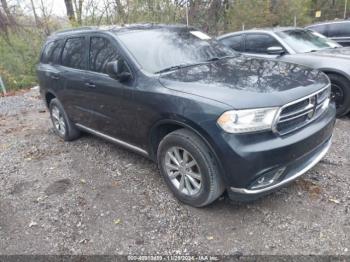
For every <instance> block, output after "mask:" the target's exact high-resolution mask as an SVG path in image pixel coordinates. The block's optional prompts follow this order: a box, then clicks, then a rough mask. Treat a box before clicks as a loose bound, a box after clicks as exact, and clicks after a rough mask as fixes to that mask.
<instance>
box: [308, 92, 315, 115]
mask: <svg viewBox="0 0 350 262" xmlns="http://www.w3.org/2000/svg"><path fill="white" fill-rule="evenodd" d="M309 104H310V105H311V106H312V111H310V113H308V114H307V117H308V119H311V118H313V117H314V115H315V114H316V105H317V98H316V96H312V97H310V98H309Z"/></svg>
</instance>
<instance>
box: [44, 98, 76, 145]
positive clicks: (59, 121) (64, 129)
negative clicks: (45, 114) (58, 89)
mask: <svg viewBox="0 0 350 262" xmlns="http://www.w3.org/2000/svg"><path fill="white" fill-rule="evenodd" d="M49 109H50V116H51V121H52V124H53V129H54V131H55V133H56V134H57V135H58V136H59V137H61V138H62V139H63V140H65V141H71V140H74V139H76V138H78V137H79V136H80V132H79V130H78V129H77V128H76V127H75V125H74V124H73V123H72V121H70V119H69V118H68V116H67V114H66V112H65V111H64V109H63V106H62V104H61V103H60V101H59V100H58V99H57V98H54V99H52V100H51V101H50V105H49Z"/></svg>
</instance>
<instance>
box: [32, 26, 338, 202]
mask: <svg viewBox="0 0 350 262" xmlns="http://www.w3.org/2000/svg"><path fill="white" fill-rule="evenodd" d="M37 73H38V79H39V83H40V92H41V95H42V97H43V99H44V100H45V102H46V105H47V106H48V108H49V111H50V115H51V120H52V123H53V127H54V130H55V132H56V134H57V135H58V136H60V137H61V138H62V139H64V140H66V141H68V140H73V139H76V138H78V137H79V134H80V131H85V132H89V133H92V134H94V135H97V136H99V137H102V138H104V139H107V140H109V141H111V142H114V143H116V144H119V145H121V146H124V147H126V148H128V149H131V150H133V151H135V152H137V153H140V154H142V155H143V156H146V157H148V158H150V159H152V160H153V161H155V162H157V163H158V166H159V169H160V172H161V174H162V176H163V177H164V180H165V182H166V184H167V185H168V186H169V188H170V190H171V191H172V192H173V194H174V195H175V196H176V197H177V198H178V199H179V200H181V201H182V202H184V203H186V204H189V205H192V206H196V207H199V206H205V205H208V204H210V203H211V202H213V201H214V200H215V199H217V198H218V197H219V196H220V195H221V194H222V193H223V192H224V191H225V190H227V191H228V193H229V195H230V196H231V197H232V198H234V199H239V200H251V199H255V198H258V197H260V196H262V195H265V194H268V193H270V192H272V191H274V190H276V189H278V188H280V187H282V186H284V185H286V184H287V183H289V182H291V181H293V180H294V179H296V178H297V177H299V176H301V175H302V174H304V173H305V172H306V171H307V170H309V169H310V168H312V167H313V166H314V165H315V164H316V163H318V162H319V161H320V160H321V159H322V157H323V156H324V155H325V154H326V152H327V150H328V148H329V147H330V144H331V136H332V132H333V127H334V123H335V106H334V104H333V103H330V82H329V79H328V78H327V76H326V75H325V74H324V73H322V72H320V71H317V70H313V69H310V68H307V67H304V66H298V65H296V64H291V63H285V62H280V61H276V60H275V61H272V60H268V59H264V58H249V57H245V56H241V55H239V54H238V53H237V52H234V51H232V50H231V49H229V48H227V47H225V46H224V45H222V44H221V43H219V42H218V41H216V40H213V39H211V38H210V37H209V36H207V35H206V34H204V33H202V32H200V31H198V30H196V29H195V28H191V27H186V26H166V25H153V24H152V25H135V26H127V27H110V28H104V29H101V28H95V27H91V28H81V29H75V30H68V31H64V32H58V33H55V34H53V35H52V36H50V37H49V38H48V40H47V42H46V43H45V45H44V47H43V51H42V55H41V59H40V63H39V65H38V67H37ZM144 179H148V178H147V177H145V178H144ZM131 183H132V182H131ZM156 191H157V189H155V190H154V192H156ZM135 193H137V192H135Z"/></svg>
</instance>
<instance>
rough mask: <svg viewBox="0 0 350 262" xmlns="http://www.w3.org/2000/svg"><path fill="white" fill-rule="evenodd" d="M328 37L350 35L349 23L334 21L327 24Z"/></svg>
mask: <svg viewBox="0 0 350 262" xmlns="http://www.w3.org/2000/svg"><path fill="white" fill-rule="evenodd" d="M328 27H329V29H328V36H329V37H343V36H350V23H347V22H345V23H334V24H329V25H328Z"/></svg>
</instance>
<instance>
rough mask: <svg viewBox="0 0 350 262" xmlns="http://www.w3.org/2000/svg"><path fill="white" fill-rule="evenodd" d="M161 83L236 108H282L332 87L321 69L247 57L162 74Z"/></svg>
mask: <svg viewBox="0 0 350 262" xmlns="http://www.w3.org/2000/svg"><path fill="white" fill-rule="evenodd" d="M159 81H160V82H161V84H163V85H164V86H165V87H167V88H169V89H173V90H176V91H180V92H184V93H189V94H193V95H197V96H201V97H205V98H209V99H212V100H216V101H219V102H221V103H224V104H227V105H229V106H231V107H233V108H236V109H245V108H258V107H272V106H282V105H285V104H286V103H289V102H291V101H294V100H297V99H299V98H302V97H304V96H306V95H309V94H312V93H314V92H316V91H317V90H319V89H321V88H322V87H325V86H326V85H328V84H329V80H328V77H327V76H326V75H325V74H323V73H322V72H319V71H317V70H313V69H310V68H307V67H303V66H299V65H296V64H292V63H287V62H281V61H278V60H267V59H261V58H252V57H247V56H243V55H242V56H238V57H236V58H230V59H223V60H219V61H216V62H212V63H208V64H201V65H197V66H191V67H186V68H182V69H179V70H176V71H173V72H170V73H166V74H162V75H161V76H160V79H159Z"/></svg>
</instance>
